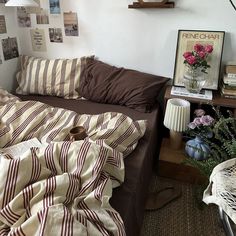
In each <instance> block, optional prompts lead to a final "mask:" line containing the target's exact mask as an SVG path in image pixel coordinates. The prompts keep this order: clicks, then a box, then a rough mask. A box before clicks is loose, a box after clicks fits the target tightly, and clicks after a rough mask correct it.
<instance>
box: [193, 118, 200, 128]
mask: <svg viewBox="0 0 236 236" xmlns="http://www.w3.org/2000/svg"><path fill="white" fill-rule="evenodd" d="M193 123H194V124H195V125H196V126H199V125H201V124H202V122H201V118H200V117H197V118H195V119H194V120H193Z"/></svg>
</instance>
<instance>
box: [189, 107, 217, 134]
mask: <svg viewBox="0 0 236 236" xmlns="http://www.w3.org/2000/svg"><path fill="white" fill-rule="evenodd" d="M194 115H195V116H196V117H195V118H194V120H193V121H192V122H190V123H189V124H188V128H189V129H188V134H189V135H190V136H200V137H201V138H202V137H203V138H211V137H212V129H213V127H214V123H215V119H214V118H213V117H211V116H210V115H205V111H204V110H203V109H196V110H195V111H194Z"/></svg>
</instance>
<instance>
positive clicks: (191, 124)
mask: <svg viewBox="0 0 236 236" xmlns="http://www.w3.org/2000/svg"><path fill="white" fill-rule="evenodd" d="M188 127H189V128H190V129H195V128H196V127H197V125H196V124H195V123H194V122H191V123H189V124H188Z"/></svg>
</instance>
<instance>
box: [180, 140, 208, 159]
mask: <svg viewBox="0 0 236 236" xmlns="http://www.w3.org/2000/svg"><path fill="white" fill-rule="evenodd" d="M185 151H186V153H187V154H188V156H190V157H191V158H194V159H196V160H198V161H202V160H206V159H207V157H208V155H209V153H210V148H209V146H208V145H207V144H206V143H204V142H203V141H202V139H201V138H200V137H199V136H196V138H194V139H191V140H189V141H188V142H187V143H186V146H185Z"/></svg>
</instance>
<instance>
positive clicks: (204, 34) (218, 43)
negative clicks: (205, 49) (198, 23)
mask: <svg viewBox="0 0 236 236" xmlns="http://www.w3.org/2000/svg"><path fill="white" fill-rule="evenodd" d="M224 37H225V32H224V31H205V30H179V31H178V39H177V48H176V57H175V69H174V77H173V85H174V86H181V87H183V86H184V84H183V76H184V73H185V72H186V70H187V68H186V65H185V64H184V60H185V58H184V57H183V54H184V53H185V52H192V51H193V48H194V46H195V45H196V44H201V45H203V46H207V45H211V46H212V47H213V51H212V53H211V55H210V56H209V57H208V58H207V63H208V64H209V65H210V67H209V68H208V69H207V74H205V76H206V82H205V85H204V87H203V88H204V89H210V90H217V89H218V81H219V76H220V67H221V59H222V51H223V45H224Z"/></svg>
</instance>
